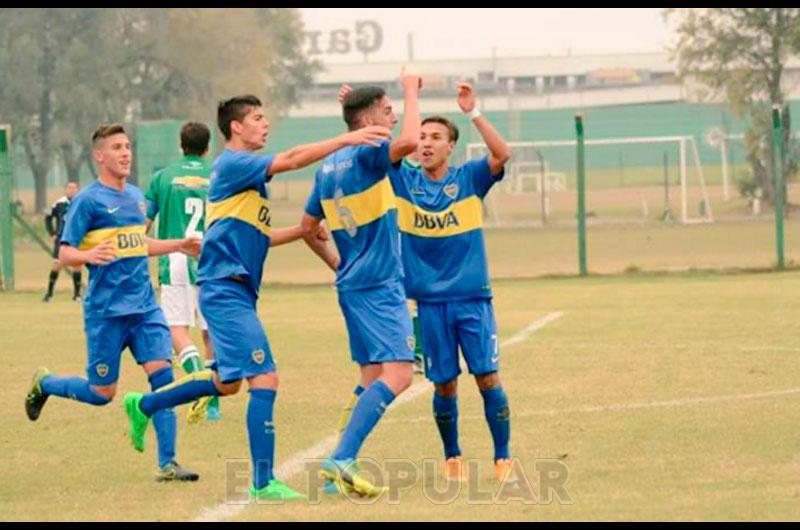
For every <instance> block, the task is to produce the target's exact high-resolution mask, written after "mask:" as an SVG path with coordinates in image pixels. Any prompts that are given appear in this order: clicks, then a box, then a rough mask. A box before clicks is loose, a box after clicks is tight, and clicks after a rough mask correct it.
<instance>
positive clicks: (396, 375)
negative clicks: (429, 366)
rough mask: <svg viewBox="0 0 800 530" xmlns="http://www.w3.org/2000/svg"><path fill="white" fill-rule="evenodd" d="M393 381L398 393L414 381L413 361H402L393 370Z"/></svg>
mask: <svg viewBox="0 0 800 530" xmlns="http://www.w3.org/2000/svg"><path fill="white" fill-rule="evenodd" d="M392 381H393V383H394V385H393V386H394V387H395V388H394V390H395V391H396V393H398V394H399V393H400V392H403V391H404V390H405V389H407V388H408V387H410V386H411V383H412V382H413V381H414V366H413V365H412V364H411V363H402V364H399V365H397V366H395V367H394V369H393V370H392Z"/></svg>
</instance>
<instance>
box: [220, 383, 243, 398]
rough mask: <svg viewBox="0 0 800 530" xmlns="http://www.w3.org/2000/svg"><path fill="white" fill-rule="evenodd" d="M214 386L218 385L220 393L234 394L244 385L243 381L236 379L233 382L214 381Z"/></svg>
mask: <svg viewBox="0 0 800 530" xmlns="http://www.w3.org/2000/svg"><path fill="white" fill-rule="evenodd" d="M214 386H216V387H217V390H219V393H220V395H223V396H232V395H234V394H237V393H238V392H239V389H240V388H241V387H242V382H241V381H234V382H233V383H221V382H219V381H214Z"/></svg>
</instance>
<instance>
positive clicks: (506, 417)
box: [481, 386, 511, 460]
mask: <svg viewBox="0 0 800 530" xmlns="http://www.w3.org/2000/svg"><path fill="white" fill-rule="evenodd" d="M481 395H482V396H483V408H484V412H485V413H486V422H487V423H488V424H489V430H490V431H491V432H492V439H493V440H494V459H495V460H498V459H499V458H510V455H509V450H508V442H509V440H510V439H511V412H510V410H509V408H508V397H506V393H505V392H504V391H503V387H501V386H498V387H496V388H490V389H489V390H481Z"/></svg>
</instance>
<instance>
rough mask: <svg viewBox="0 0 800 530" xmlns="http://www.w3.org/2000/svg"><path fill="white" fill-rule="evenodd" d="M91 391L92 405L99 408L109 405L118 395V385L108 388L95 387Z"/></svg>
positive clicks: (108, 386)
mask: <svg viewBox="0 0 800 530" xmlns="http://www.w3.org/2000/svg"><path fill="white" fill-rule="evenodd" d="M91 390H92V392H91V396H90V398H91V401H90V403H91V404H92V405H97V406H103V405H108V404H109V403H111V402H112V401H113V400H114V397H115V396H116V395H117V385H115V384H114V385H107V386H93V387H91Z"/></svg>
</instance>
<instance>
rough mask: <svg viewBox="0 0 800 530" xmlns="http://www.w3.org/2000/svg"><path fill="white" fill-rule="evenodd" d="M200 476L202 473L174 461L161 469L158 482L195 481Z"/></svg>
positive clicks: (157, 478)
mask: <svg viewBox="0 0 800 530" xmlns="http://www.w3.org/2000/svg"><path fill="white" fill-rule="evenodd" d="M199 478H200V475H198V474H197V473H195V472H194V471H189V470H188V469H183V468H182V467H181V465H180V464H178V463H177V462H174V461H173V462H170V463H169V464H167V465H166V466H164V467H162V468H161V469H159V470H158V473H157V474H156V482H172V481H178V482H195V481H196V480H198V479H199Z"/></svg>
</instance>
